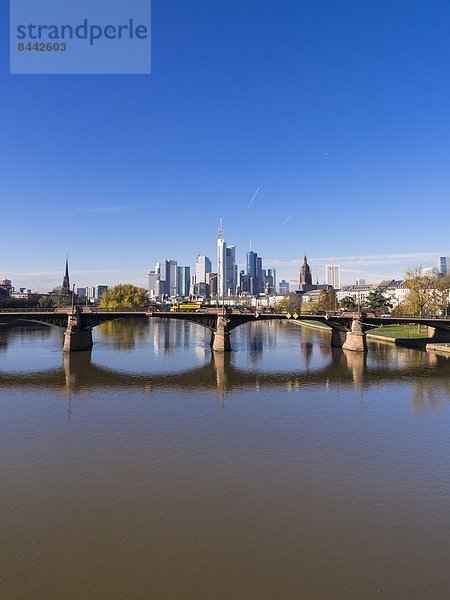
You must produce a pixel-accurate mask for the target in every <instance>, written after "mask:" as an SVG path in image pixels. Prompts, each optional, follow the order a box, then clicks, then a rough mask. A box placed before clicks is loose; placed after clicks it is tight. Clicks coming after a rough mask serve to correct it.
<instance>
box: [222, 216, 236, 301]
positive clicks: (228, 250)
mask: <svg viewBox="0 0 450 600" xmlns="http://www.w3.org/2000/svg"><path fill="white" fill-rule="evenodd" d="M217 278H218V282H217V290H218V292H217V293H218V296H219V298H225V297H226V296H230V295H233V294H234V293H235V292H236V284H237V265H236V247H235V246H233V245H230V246H227V243H226V242H225V240H224V239H223V235H222V221H221V223H220V227H219V231H218V235H217Z"/></svg>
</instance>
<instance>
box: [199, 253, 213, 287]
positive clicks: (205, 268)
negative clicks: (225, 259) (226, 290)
mask: <svg viewBox="0 0 450 600" xmlns="http://www.w3.org/2000/svg"><path fill="white" fill-rule="evenodd" d="M211 271H212V263H211V261H210V259H209V258H208V257H207V256H205V255H204V254H199V255H198V256H197V262H196V263H195V283H207V281H208V274H209V273H211Z"/></svg>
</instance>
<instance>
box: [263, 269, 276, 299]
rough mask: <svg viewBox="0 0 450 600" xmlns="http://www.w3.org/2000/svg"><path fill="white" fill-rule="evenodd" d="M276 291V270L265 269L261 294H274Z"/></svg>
mask: <svg viewBox="0 0 450 600" xmlns="http://www.w3.org/2000/svg"><path fill="white" fill-rule="evenodd" d="M276 290H277V275H276V269H266V270H265V271H263V292H264V293H265V294H275V293H276Z"/></svg>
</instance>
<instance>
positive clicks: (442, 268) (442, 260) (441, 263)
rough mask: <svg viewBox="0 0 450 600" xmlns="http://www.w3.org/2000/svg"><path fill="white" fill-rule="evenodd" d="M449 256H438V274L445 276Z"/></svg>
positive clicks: (447, 269) (449, 263) (449, 262)
mask: <svg viewBox="0 0 450 600" xmlns="http://www.w3.org/2000/svg"><path fill="white" fill-rule="evenodd" d="M449 265H450V258H449V257H448V256H440V257H439V259H438V268H439V275H441V276H442V277H445V275H447V274H448V272H449Z"/></svg>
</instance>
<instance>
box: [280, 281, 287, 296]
mask: <svg viewBox="0 0 450 600" xmlns="http://www.w3.org/2000/svg"><path fill="white" fill-rule="evenodd" d="M278 289H279V292H280V294H281V295H283V296H284V295H285V294H288V293H289V281H286V280H285V279H282V280H281V281H280V283H279V286H278Z"/></svg>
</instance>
